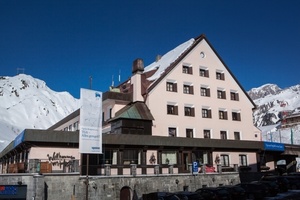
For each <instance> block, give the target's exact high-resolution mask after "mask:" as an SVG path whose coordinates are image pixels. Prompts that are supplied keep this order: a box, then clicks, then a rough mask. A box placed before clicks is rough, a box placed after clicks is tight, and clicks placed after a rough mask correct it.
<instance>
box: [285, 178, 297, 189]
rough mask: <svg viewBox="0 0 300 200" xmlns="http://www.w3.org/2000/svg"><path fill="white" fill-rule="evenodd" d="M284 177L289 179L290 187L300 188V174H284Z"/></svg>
mask: <svg viewBox="0 0 300 200" xmlns="http://www.w3.org/2000/svg"><path fill="white" fill-rule="evenodd" d="M283 177H284V178H286V179H287V180H288V181H289V189H291V190H297V189H300V176H291V175H284V176H283Z"/></svg>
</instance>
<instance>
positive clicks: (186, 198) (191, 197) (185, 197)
mask: <svg viewBox="0 0 300 200" xmlns="http://www.w3.org/2000/svg"><path fill="white" fill-rule="evenodd" d="M175 195H176V196H177V197H178V198H179V199H180V200H205V199H204V198H203V197H202V196H201V194H199V193H197V192H188V191H181V192H175Z"/></svg>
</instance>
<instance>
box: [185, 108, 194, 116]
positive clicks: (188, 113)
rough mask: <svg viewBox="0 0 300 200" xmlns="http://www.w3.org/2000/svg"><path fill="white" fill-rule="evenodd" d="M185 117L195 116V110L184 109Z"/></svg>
mask: <svg viewBox="0 0 300 200" xmlns="http://www.w3.org/2000/svg"><path fill="white" fill-rule="evenodd" d="M184 116H191V117H194V116H195V109H194V108H193V107H187V106H186V107H184Z"/></svg>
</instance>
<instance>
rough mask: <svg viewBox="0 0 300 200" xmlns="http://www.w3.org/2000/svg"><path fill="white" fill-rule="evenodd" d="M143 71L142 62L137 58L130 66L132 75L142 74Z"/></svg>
mask: <svg viewBox="0 0 300 200" xmlns="http://www.w3.org/2000/svg"><path fill="white" fill-rule="evenodd" d="M143 71H144V61H143V60H142V59H141V58H137V59H135V60H134V61H133V64H132V74H135V73H143Z"/></svg>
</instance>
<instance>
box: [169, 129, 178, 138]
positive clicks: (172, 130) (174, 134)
mask: <svg viewBox="0 0 300 200" xmlns="http://www.w3.org/2000/svg"><path fill="white" fill-rule="evenodd" d="M176 134H177V133H176V128H169V136H170V137H176Z"/></svg>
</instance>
